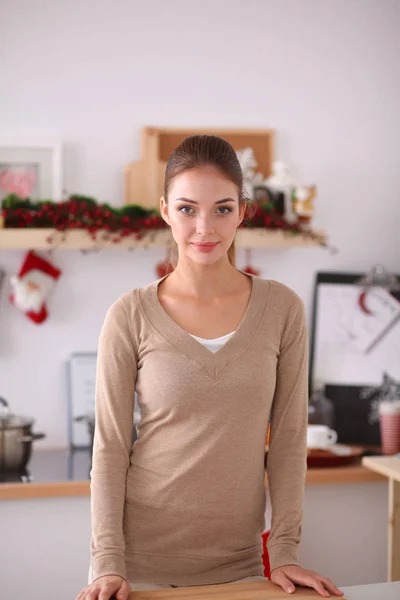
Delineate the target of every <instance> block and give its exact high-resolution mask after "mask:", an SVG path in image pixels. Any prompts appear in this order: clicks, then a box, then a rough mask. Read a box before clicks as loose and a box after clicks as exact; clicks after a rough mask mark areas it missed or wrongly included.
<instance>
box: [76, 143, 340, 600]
mask: <svg viewBox="0 0 400 600" xmlns="http://www.w3.org/2000/svg"><path fill="white" fill-rule="evenodd" d="M242 190H243V177H242V172H241V169H240V165H239V162H238V159H237V157H236V153H235V151H234V150H233V148H232V147H231V146H230V144H228V143H227V142H226V141H225V140H222V139H221V138H218V137H215V136H193V137H190V138H187V139H186V140H184V141H183V142H182V144H181V145H180V146H179V147H178V148H177V149H176V150H175V151H174V152H173V153H172V155H171V157H170V159H169V161H168V164H167V167H166V175H165V189H164V197H163V198H161V206H160V207H161V213H162V216H163V218H164V220H165V221H166V222H167V223H168V225H169V226H170V227H171V230H172V234H173V237H174V240H175V242H176V244H177V251H178V260H177V263H176V262H175V263H174V264H175V270H174V271H173V272H172V273H170V274H168V275H166V276H165V277H162V278H161V279H159V280H157V281H155V282H153V283H150V284H148V285H147V286H145V287H142V288H138V289H134V290H131V291H129V292H128V293H126V294H124V295H123V296H121V297H120V298H119V299H118V300H117V301H116V302H115V303H114V304H113V305H112V306H111V308H110V309H109V311H108V313H107V315H106V318H105V322H104V325H103V328H102V331H101V334H100V339H99V351H98V369H97V385H96V432H95V437H94V449H93V467H92V473H91V476H92V477H91V496H92V500H91V502H92V541H91V556H92V560H91V572H90V576H89V585H88V586H87V587H85V588H84V589H83V590H82V591H81V593H80V594H79V595H78V597H77V598H78V600H84V599H85V600H96V599H99V600H109V598H110V597H111V596H113V595H114V596H115V597H116V598H117V600H127V599H128V596H129V593H130V590H131V589H133V590H143V589H157V588H167V587H181V586H192V585H207V584H219V583H228V582H236V581H251V580H257V579H263V565H262V559H261V554H262V546H261V544H262V540H261V533H262V532H263V530H264V528H265V521H264V513H265V487H264V476H265V473H264V451H265V440H266V436H267V426H268V422H269V421H271V433H270V445H269V453H268V480H269V491H270V496H271V503H272V527H271V533H270V536H269V540H268V551H269V558H270V563H271V570H272V573H271V579H272V581H274V582H275V583H276V584H278V585H280V586H281V587H282V588H283V589H284V590H286V591H287V592H291V591H294V584H296V583H298V584H301V585H304V586H310V587H313V588H315V589H316V590H317V591H318V592H319V594H320V595H321V596H325V597H326V596H329V592H331V593H332V594H335V595H342V593H341V592H340V591H339V590H338V589H337V588H336V587H335V586H334V584H333V583H332V582H331V581H330V580H329V579H327V578H324V577H321V576H319V575H317V574H316V573H314V572H311V571H306V570H305V569H303V568H301V567H300V566H298V560H297V546H298V543H299V540H300V533H301V520H302V505H303V488H304V479H305V473H306V430H307V400H308V397H307V396H308V394H307V360H308V359H307V330H306V324H305V317H304V308H303V304H302V302H301V300H300V299H299V297H298V296H297V295H296V294H295V293H294V292H293V291H292V290H290V289H289V288H287V287H286V286H284V285H282V284H280V283H277V282H275V281H268V280H263V279H260V278H258V277H255V276H252V275H248V274H246V273H244V272H242V271H240V270H238V269H237V268H236V267H235V246H234V237H235V232H236V228H237V227H238V225H239V224H240V223H241V222H242V220H243V217H244V214H245V209H246V201H245V198H244V197H243V191H242ZM135 391H136V392H137V397H138V403H139V406H140V411H141V419H140V423H139V425H138V439H137V440H136V442H135V444H134V449H133V451H132V426H133V408H134V394H135Z"/></svg>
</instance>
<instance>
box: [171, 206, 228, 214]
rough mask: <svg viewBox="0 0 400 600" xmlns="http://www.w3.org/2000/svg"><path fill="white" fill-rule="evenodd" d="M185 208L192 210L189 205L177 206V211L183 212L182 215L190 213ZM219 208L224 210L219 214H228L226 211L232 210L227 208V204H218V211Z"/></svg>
mask: <svg viewBox="0 0 400 600" xmlns="http://www.w3.org/2000/svg"><path fill="white" fill-rule="evenodd" d="M185 209H188V211H191V210H193V209H192V207H191V206H180V207H179V208H178V211H179V212H181V213H183V214H184V215H188V214H190V213H189V212H188V211H186V210H185ZM220 210H222V211H224V212H220V213H219V214H222V215H226V214H228V213H230V212H232V209H230V208H228V207H227V206H220V207H219V208H218V211H220ZM225 211H226V212H225Z"/></svg>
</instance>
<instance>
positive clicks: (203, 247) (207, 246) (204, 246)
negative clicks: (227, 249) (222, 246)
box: [192, 242, 218, 252]
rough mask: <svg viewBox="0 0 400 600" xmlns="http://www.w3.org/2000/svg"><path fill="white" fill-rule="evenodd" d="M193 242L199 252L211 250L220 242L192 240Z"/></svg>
mask: <svg viewBox="0 0 400 600" xmlns="http://www.w3.org/2000/svg"><path fill="white" fill-rule="evenodd" d="M192 244H193V246H194V247H195V248H196V250H198V251H199V252H211V250H213V249H214V248H215V246H216V245H217V244H218V242H204V243H201V242H192Z"/></svg>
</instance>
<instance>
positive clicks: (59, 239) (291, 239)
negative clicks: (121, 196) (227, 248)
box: [0, 228, 325, 250]
mask: <svg viewBox="0 0 400 600" xmlns="http://www.w3.org/2000/svg"><path fill="white" fill-rule="evenodd" d="M314 233H315V234H317V235H318V236H319V240H321V241H318V240H316V239H313V238H309V237H304V236H303V235H301V234H291V233H285V232H283V231H282V230H272V229H271V230H267V229H262V228H255V229H249V228H240V229H238V231H237V234H236V246H237V247H238V248H310V247H318V246H320V245H321V242H322V241H325V234H324V233H323V232H322V231H315V232H314ZM103 235H105V234H103ZM49 236H54V239H53V242H52V243H51V244H50V243H49V242H48V241H47V239H48V237H49ZM101 237H102V234H101V233H100V232H99V233H98V239H96V240H92V239H91V237H90V235H89V234H88V233H87V231H84V230H71V231H67V232H66V233H60V232H56V231H55V230H53V229H12V228H5V229H0V250H18V249H21V250H22V249H37V250H39V249H49V248H60V249H66V250H67V249H69V250H99V249H103V248H116V249H117V250H118V249H121V248H122V249H129V248H132V249H140V248H165V247H168V246H169V245H170V243H171V239H172V238H171V233H170V230H169V229H160V230H154V231H150V232H148V233H146V235H145V236H144V237H143V238H142V239H140V240H136V239H135V238H134V237H133V236H128V237H126V238H123V239H122V240H121V242H118V243H113V242H112V241H110V240H104V239H101Z"/></svg>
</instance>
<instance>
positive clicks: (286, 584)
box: [271, 571, 295, 594]
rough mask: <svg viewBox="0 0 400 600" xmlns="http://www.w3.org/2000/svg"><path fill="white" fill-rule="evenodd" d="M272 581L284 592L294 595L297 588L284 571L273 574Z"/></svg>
mask: <svg viewBox="0 0 400 600" xmlns="http://www.w3.org/2000/svg"><path fill="white" fill-rule="evenodd" d="M271 579H272V581H273V582H274V583H276V584H277V585H280V586H281V588H282V589H283V591H285V592H287V593H288V594H292V593H293V592H294V590H295V587H294V585H293V583H292V582H291V581H290V579H288V578H287V577H286V575H285V574H284V573H282V571H277V572H276V573H274V572H272V573H271Z"/></svg>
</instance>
